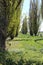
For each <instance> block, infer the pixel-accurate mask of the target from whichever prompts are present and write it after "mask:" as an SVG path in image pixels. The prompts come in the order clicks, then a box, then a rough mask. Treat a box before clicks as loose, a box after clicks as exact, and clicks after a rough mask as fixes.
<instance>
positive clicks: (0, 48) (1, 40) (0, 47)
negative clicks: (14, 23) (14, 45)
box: [0, 32, 6, 65]
mask: <svg viewBox="0 0 43 65" xmlns="http://www.w3.org/2000/svg"><path fill="white" fill-rule="evenodd" d="M0 53H1V54H0V63H1V64H2V65H6V64H5V58H6V57H5V37H4V36H3V34H2V33H1V32H0Z"/></svg>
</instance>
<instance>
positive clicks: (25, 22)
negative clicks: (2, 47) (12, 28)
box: [21, 17, 27, 34]
mask: <svg viewBox="0 0 43 65" xmlns="http://www.w3.org/2000/svg"><path fill="white" fill-rule="evenodd" d="M21 32H22V33H23V34H26V33H27V18H26V17H25V18H24V20H23V24H22V30H21Z"/></svg>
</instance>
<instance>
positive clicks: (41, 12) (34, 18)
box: [21, 0, 43, 36]
mask: <svg viewBox="0 0 43 65" xmlns="http://www.w3.org/2000/svg"><path fill="white" fill-rule="evenodd" d="M39 8H40V9H39ZM41 17H42V19H43V0H41V6H40V7H39V0H30V8H29V22H28V24H29V33H30V35H31V36H33V35H35V36H36V35H37V33H38V31H39V27H40V24H41V21H40V18H41ZM24 21H26V22H27V20H26V18H24V20H23V25H22V30H21V31H22V33H23V32H25V31H26V30H27V28H26V27H27V24H26V23H25V22H24ZM24 29H25V30H24ZM26 32H27V31H26ZM24 34H25V33H24Z"/></svg>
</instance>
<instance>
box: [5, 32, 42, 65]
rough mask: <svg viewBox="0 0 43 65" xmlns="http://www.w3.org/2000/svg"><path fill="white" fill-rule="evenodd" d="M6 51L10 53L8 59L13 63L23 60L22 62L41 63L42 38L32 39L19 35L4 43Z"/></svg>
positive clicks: (34, 37)
mask: <svg viewBox="0 0 43 65" xmlns="http://www.w3.org/2000/svg"><path fill="white" fill-rule="evenodd" d="M6 49H7V51H9V52H10V54H11V56H10V57H11V58H12V59H13V60H14V61H19V60H20V58H23V60H24V61H28V60H31V61H35V62H42V63H43V37H40V36H33V37H32V36H29V34H26V35H23V34H21V33H20V34H19V35H18V37H16V38H14V39H13V40H8V41H7V42H6ZM28 65H29V64H28ZM33 65H35V64H33ZM37 65H38V64H37ZM40 65H41V64H40ZM42 65H43V64H42Z"/></svg>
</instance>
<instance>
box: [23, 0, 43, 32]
mask: <svg viewBox="0 0 43 65" xmlns="http://www.w3.org/2000/svg"><path fill="white" fill-rule="evenodd" d="M40 3H41V0H39V4H40ZM29 5H30V0H24V3H23V8H22V16H23V17H24V16H25V15H27V16H29V7H30V6H29ZM40 30H41V31H43V20H42V23H41V26H40Z"/></svg>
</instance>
